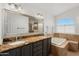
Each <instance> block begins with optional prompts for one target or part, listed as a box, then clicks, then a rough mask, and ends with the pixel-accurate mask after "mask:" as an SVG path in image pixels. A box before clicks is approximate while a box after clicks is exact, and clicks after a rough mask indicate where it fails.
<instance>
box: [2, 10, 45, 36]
mask: <svg viewBox="0 0 79 59" xmlns="http://www.w3.org/2000/svg"><path fill="white" fill-rule="evenodd" d="M4 11H5V12H4V14H5V16H4V21H3V29H4V30H3V35H4V37H5V36H8V35H22V34H26V35H28V34H31V33H41V34H42V33H43V28H44V27H43V19H36V18H35V17H32V16H29V15H23V14H20V13H17V12H13V11H10V10H4Z"/></svg>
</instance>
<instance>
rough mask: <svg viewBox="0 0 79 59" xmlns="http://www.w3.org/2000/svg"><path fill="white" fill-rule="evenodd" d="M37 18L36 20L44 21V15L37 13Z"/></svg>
mask: <svg viewBox="0 0 79 59" xmlns="http://www.w3.org/2000/svg"><path fill="white" fill-rule="evenodd" d="M35 18H36V19H44V17H43V15H42V14H40V13H37V14H36V15H35Z"/></svg>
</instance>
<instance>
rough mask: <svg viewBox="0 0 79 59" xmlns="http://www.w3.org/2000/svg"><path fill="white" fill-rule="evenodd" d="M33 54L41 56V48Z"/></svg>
mask: <svg viewBox="0 0 79 59" xmlns="http://www.w3.org/2000/svg"><path fill="white" fill-rule="evenodd" d="M33 56H42V50H39V51H36V52H34V53H33Z"/></svg>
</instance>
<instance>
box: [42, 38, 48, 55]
mask: <svg viewBox="0 0 79 59" xmlns="http://www.w3.org/2000/svg"><path fill="white" fill-rule="evenodd" d="M47 41H48V40H47V39H45V40H43V56H47V50H48V49H47V48H48V44H47Z"/></svg>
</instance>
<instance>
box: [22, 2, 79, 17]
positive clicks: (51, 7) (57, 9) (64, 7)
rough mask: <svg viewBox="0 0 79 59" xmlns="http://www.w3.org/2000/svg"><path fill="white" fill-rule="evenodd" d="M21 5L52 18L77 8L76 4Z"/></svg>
mask: <svg viewBox="0 0 79 59" xmlns="http://www.w3.org/2000/svg"><path fill="white" fill-rule="evenodd" d="M21 5H22V6H23V7H24V8H26V9H27V7H28V8H32V9H37V10H41V11H45V12H47V13H49V14H52V15H54V16H56V15H59V14H61V13H63V12H65V11H68V10H70V9H73V8H75V7H78V6H79V4H78V3H23V4H21Z"/></svg>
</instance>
